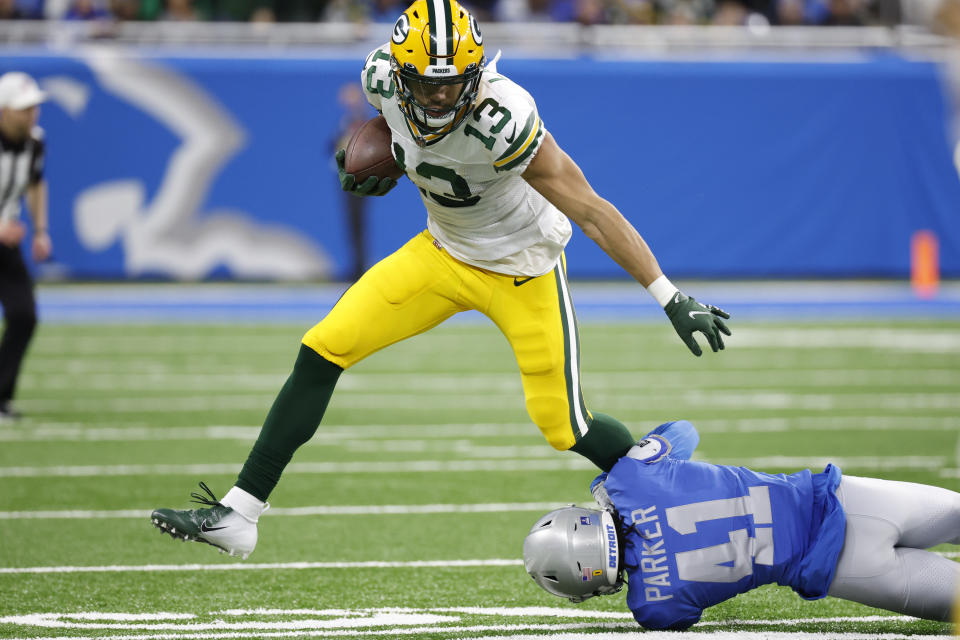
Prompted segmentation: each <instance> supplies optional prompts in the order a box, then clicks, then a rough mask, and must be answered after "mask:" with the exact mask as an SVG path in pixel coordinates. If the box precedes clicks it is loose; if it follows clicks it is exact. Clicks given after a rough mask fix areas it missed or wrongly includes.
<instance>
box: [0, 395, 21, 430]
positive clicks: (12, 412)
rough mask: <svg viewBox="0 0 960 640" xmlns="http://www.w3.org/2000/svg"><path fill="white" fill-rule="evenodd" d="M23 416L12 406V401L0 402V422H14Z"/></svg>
mask: <svg viewBox="0 0 960 640" xmlns="http://www.w3.org/2000/svg"><path fill="white" fill-rule="evenodd" d="M22 417H23V414H22V413H20V412H19V411H17V410H16V409H14V408H13V403H12V402H10V401H9V400H7V401H6V402H0V424H9V423H11V422H16V421H17V420H19V419H20V418H22Z"/></svg>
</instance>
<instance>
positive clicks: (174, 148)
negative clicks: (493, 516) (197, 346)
mask: <svg viewBox="0 0 960 640" xmlns="http://www.w3.org/2000/svg"><path fill="white" fill-rule="evenodd" d="M361 64H362V59H357V58H354V57H350V58H349V59H330V58H318V57H315V56H312V55H310V54H303V53H299V54H293V55H291V54H289V53H283V54H282V55H273V54H269V53H266V54H263V55H250V54H249V53H246V52H245V53H243V54H241V55H236V56H226V55H223V54H222V53H209V52H207V53H204V54H199V53H196V52H194V53H191V54H190V55H180V54H178V55H172V54H169V53H166V54H153V55H152V54H149V53H145V52H139V53H137V54H136V55H134V54H131V53H129V52H124V50H119V49H113V48H97V47H92V48H82V49H78V50H76V51H67V52H63V53H59V52H50V51H47V50H43V51H33V50H31V51H16V52H11V51H9V50H8V51H6V52H5V53H3V54H2V55H0V70H3V71H6V70H9V69H19V70H24V71H27V72H29V73H31V74H33V75H34V76H35V77H36V78H37V79H38V80H39V81H40V82H41V84H42V86H43V87H44V89H45V90H47V91H48V92H49V93H50V96H51V100H50V103H49V104H48V105H45V106H44V108H43V111H42V114H41V119H40V120H41V125H42V126H43V127H44V129H45V130H46V134H47V138H48V147H47V148H48V162H47V176H48V179H49V182H50V195H51V197H50V202H51V216H52V219H53V223H52V230H53V240H54V244H55V247H56V256H55V257H56V267H57V270H58V271H59V272H60V273H62V274H63V275H65V276H67V277H72V278H95V279H119V278H163V279H167V278H170V279H184V280H189V279H204V278H221V277H223V278H238V279H307V278H342V277H346V276H347V274H348V273H349V268H350V264H351V250H350V242H349V239H348V231H347V225H346V215H345V213H344V204H343V194H342V193H341V192H340V191H339V187H338V184H337V178H336V171H335V167H334V165H333V162H332V159H331V157H332V152H333V149H334V145H335V143H334V140H335V138H336V135H337V129H338V127H339V123H340V120H341V118H342V117H343V112H342V107H341V106H340V105H339V103H338V100H337V93H338V91H339V89H340V88H341V86H343V85H344V84H347V83H351V82H357V81H358V80H359V71H360V67H361ZM499 70H500V71H501V72H503V73H505V74H507V75H508V76H510V77H512V78H513V79H515V80H516V81H518V82H520V83H521V84H522V85H524V86H525V87H526V88H527V89H528V90H529V91H530V93H531V94H532V95H533V96H534V97H535V99H536V100H537V103H538V106H539V109H540V113H541V115H542V117H543V120H544V122H545V124H546V126H547V128H548V129H549V130H550V131H551V132H552V133H553V135H554V136H555V137H556V139H557V140H558V142H559V143H560V145H561V146H562V147H563V148H564V149H566V150H567V151H568V152H569V153H570V154H571V156H573V158H574V159H575V160H577V162H578V163H579V164H580V166H581V167H582V168H583V170H584V172H585V173H586V175H587V177H588V178H589V179H590V180H591V181H592V183H593V185H594V187H595V188H596V189H597V191H598V192H599V193H600V194H601V195H603V196H605V197H607V198H608V199H609V200H610V201H612V202H613V203H614V204H616V205H617V206H618V207H619V208H620V210H621V211H622V212H623V213H624V214H625V215H626V216H627V217H628V218H629V219H630V220H631V221H632V222H633V223H634V224H635V225H636V227H637V228H638V229H639V230H640V232H641V233H642V234H643V235H644V236H645V238H646V239H647V241H648V242H649V243H650V245H651V246H652V247H653V249H654V251H655V252H656V254H657V255H658V257H659V259H660V262H661V264H662V266H663V268H664V270H665V271H667V272H668V273H669V274H671V276H673V277H704V278H726V277H760V278H763V277H893V278H900V277H906V276H907V274H908V273H909V265H910V255H909V248H910V238H911V236H912V234H913V233H914V232H916V231H917V230H922V229H926V230H931V231H933V232H934V233H935V234H936V237H937V238H938V240H939V246H940V260H941V265H940V268H941V273H942V274H943V275H944V276H947V277H957V276H960V179H958V173H957V167H955V166H954V158H953V149H952V145H953V142H952V141H951V138H950V136H949V135H948V130H949V128H950V120H951V118H952V117H953V110H952V106H951V105H950V104H949V101H948V99H947V91H946V90H945V87H944V82H943V78H942V75H943V74H942V73H941V70H940V68H939V67H938V65H937V64H935V63H933V62H930V61H923V60H913V59H906V58H903V57H899V56H897V55H894V54H891V53H890V52H879V53H875V54H843V55H833V56H823V55H820V56H817V57H816V58H808V59H803V60H798V59H790V60H780V61H772V60H770V59H769V57H768V59H766V60H729V61H706V60H659V61H656V60H645V61H623V60H619V61H608V60H599V59H591V58H585V57H580V58H574V59H564V60H557V59H551V60H532V59H509V58H508V59H505V60H502V61H501V62H500V63H499ZM370 115H373V112H372V110H371V112H370ZM368 217H369V225H368V226H369V235H368V238H367V241H368V246H369V250H370V255H371V257H372V258H374V259H377V258H380V257H383V256H385V255H387V254H388V253H390V251H392V250H393V249H395V248H396V247H398V246H399V245H400V244H401V243H403V242H404V241H405V240H406V239H407V238H408V237H409V236H411V235H413V234H414V233H416V232H417V231H419V230H420V229H421V228H423V227H424V226H425V213H424V211H423V208H422V205H421V204H420V201H419V196H418V194H417V192H416V189H415V188H413V186H412V185H411V184H410V183H409V181H403V182H402V184H401V185H400V186H399V187H398V188H397V189H396V190H395V191H394V192H392V193H391V194H390V195H388V196H387V197H385V198H377V199H371V201H370V203H369V212H368ZM567 258H568V265H569V271H570V274H571V276H572V277H589V278H609V277H622V276H623V274H622V272H621V271H620V270H619V268H618V267H617V266H616V265H615V264H614V263H613V262H612V261H611V260H610V259H609V258H607V257H606V256H605V255H604V254H603V253H602V252H601V251H600V250H599V249H598V248H597V247H596V246H595V245H594V244H593V243H592V242H591V241H590V240H588V239H587V238H585V237H584V236H583V235H582V234H580V233H579V231H577V235H576V236H575V238H574V240H573V241H572V243H571V245H570V247H569V248H568V251H567Z"/></svg>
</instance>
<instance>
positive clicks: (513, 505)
mask: <svg viewBox="0 0 960 640" xmlns="http://www.w3.org/2000/svg"><path fill="white" fill-rule="evenodd" d="M566 504H569V503H562V502H491V503H475V504H379V505H376V504H374V505H329V506H327V505H320V506H311V507H287V508H283V507H271V508H270V509H268V510H267V511H266V512H265V513H264V516H270V517H274V516H366V515H381V516H382V515H414V514H427V513H510V512H515V511H542V512H547V511H550V510H552V509H559V508H560V507H562V506H565V505H566ZM149 516H150V509H114V510H102V509H101V510H84V509H69V510H61V511H0V520H103V519H117V518H120V519H132V518H136V519H140V518H147V517H149Z"/></svg>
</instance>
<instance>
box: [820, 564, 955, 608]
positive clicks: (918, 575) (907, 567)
mask: <svg viewBox="0 0 960 640" xmlns="http://www.w3.org/2000/svg"><path fill="white" fill-rule="evenodd" d="M891 553H892V555H893V557H894V561H893V562H891V563H889V564H888V565H887V570H886V571H884V572H882V573H878V574H876V575H872V576H869V577H859V578H854V577H851V576H842V577H841V576H840V575H839V573H840V571H839V569H838V576H837V578H836V579H835V580H834V582H833V584H832V585H830V591H829V595H831V596H834V597H837V598H843V599H845V600H851V601H853V602H859V603H860V604H865V605H867V606H870V607H877V608H879V609H886V610H887V611H895V612H897V613H902V614H904V615H908V616H915V617H917V618H926V619H928V620H940V621H942V622H949V620H950V612H951V608H952V606H953V600H954V594H955V593H956V589H957V586H958V584H960V564H958V563H956V562H954V561H952V560H950V559H948V558H944V557H943V556H940V555H938V554H936V553H932V552H930V551H924V550H921V549H910V548H907V547H898V548H896V549H891Z"/></svg>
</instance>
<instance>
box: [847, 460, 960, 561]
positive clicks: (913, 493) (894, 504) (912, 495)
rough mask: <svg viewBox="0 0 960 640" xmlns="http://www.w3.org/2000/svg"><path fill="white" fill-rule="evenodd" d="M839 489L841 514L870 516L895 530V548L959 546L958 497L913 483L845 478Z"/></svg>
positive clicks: (958, 495) (952, 492) (959, 495)
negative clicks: (889, 524) (843, 498)
mask: <svg viewBox="0 0 960 640" xmlns="http://www.w3.org/2000/svg"><path fill="white" fill-rule="evenodd" d="M840 488H841V490H842V491H843V494H844V496H845V502H844V510H847V511H853V512H856V513H865V514H871V515H873V516H874V517H876V518H882V519H884V520H886V521H888V522H890V523H892V524H893V525H894V526H895V527H896V528H897V529H898V531H899V532H900V534H899V537H898V538H897V539H896V540H895V541H894V544H895V545H896V546H901V547H912V548H914V549H928V548H930V547H932V546H935V545H938V544H943V543H951V544H960V493H957V492H955V491H950V490H949V489H944V488H943V487H934V486H931V485H926V484H918V483H915V482H900V481H895V480H881V479H879V478H861V477H858V476H846V475H845V476H844V477H843V480H842V481H841V485H840ZM847 503H849V505H848V504H847Z"/></svg>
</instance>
